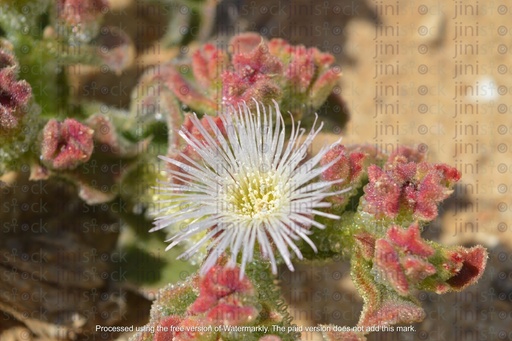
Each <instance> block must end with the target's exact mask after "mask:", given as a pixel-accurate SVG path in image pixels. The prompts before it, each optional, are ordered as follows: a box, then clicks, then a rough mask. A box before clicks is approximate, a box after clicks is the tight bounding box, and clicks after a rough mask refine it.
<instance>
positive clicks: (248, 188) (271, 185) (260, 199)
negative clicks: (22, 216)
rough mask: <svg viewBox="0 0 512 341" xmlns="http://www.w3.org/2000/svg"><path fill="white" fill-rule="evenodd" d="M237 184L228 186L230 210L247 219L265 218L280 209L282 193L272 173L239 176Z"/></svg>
mask: <svg viewBox="0 0 512 341" xmlns="http://www.w3.org/2000/svg"><path fill="white" fill-rule="evenodd" d="M239 175H240V176H239V177H238V178H237V180H238V181H237V182H232V183H231V184H229V185H228V186H227V193H226V194H227V197H228V202H229V208H230V209H231V210H232V212H233V213H235V214H237V215H239V216H243V217H246V218H265V217H268V216H270V215H271V214H272V213H274V212H275V211H276V210H277V209H279V206H280V203H281V197H282V191H281V189H280V188H279V187H280V186H279V181H278V178H277V176H276V175H275V174H272V173H271V172H266V173H262V172H259V171H256V172H248V173H244V174H239Z"/></svg>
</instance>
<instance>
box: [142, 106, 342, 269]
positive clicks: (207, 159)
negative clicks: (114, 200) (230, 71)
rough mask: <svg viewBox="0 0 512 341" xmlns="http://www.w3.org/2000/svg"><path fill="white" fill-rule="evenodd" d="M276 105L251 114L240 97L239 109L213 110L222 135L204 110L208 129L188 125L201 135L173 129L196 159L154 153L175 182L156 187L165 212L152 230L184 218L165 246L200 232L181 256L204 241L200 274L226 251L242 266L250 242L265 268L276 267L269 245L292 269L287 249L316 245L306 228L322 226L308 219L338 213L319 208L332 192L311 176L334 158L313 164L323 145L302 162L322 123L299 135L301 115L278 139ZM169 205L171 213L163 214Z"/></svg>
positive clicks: (248, 257) (195, 120) (247, 258)
mask: <svg viewBox="0 0 512 341" xmlns="http://www.w3.org/2000/svg"><path fill="white" fill-rule="evenodd" d="M274 104H275V111H274V110H272V108H271V107H269V108H268V109H265V107H264V106H261V107H260V105H259V104H258V103H256V113H254V114H253V113H251V112H250V109H249V107H248V106H247V105H246V104H243V105H241V106H239V108H238V110H236V109H235V108H231V109H230V110H229V111H228V112H225V113H222V114H220V115H219V117H220V119H221V122H222V125H223V127H224V129H225V132H224V135H223V133H222V132H221V130H220V129H219V127H218V126H217V125H216V124H215V123H214V121H213V120H212V119H211V117H206V116H205V117H206V120H207V122H208V124H209V126H210V127H209V128H211V130H212V131H213V133H208V132H207V130H206V129H205V128H204V126H203V124H202V123H201V122H200V120H199V119H198V118H197V116H195V115H194V116H193V117H192V118H191V121H192V124H193V125H194V126H195V128H196V129H197V130H198V131H199V133H200V135H201V137H200V138H198V137H197V135H196V136H194V135H193V134H191V133H190V131H186V130H181V131H180V133H179V134H180V136H181V137H182V138H183V139H184V140H185V141H186V143H187V144H188V145H189V146H190V147H192V148H193V149H194V150H195V152H196V153H198V155H199V156H200V158H201V161H199V162H198V161H194V160H193V159H191V158H190V157H189V156H187V155H185V154H183V153H181V154H180V158H179V159H180V160H183V161H185V162H182V161H179V160H176V159H172V158H168V157H163V156H160V158H161V159H162V160H164V161H167V162H169V163H171V164H173V165H174V166H177V167H175V168H177V169H178V170H176V171H170V175H171V176H173V177H175V179H179V180H180V181H179V182H180V183H179V184H178V183H165V184H163V185H162V186H161V187H160V188H159V189H160V190H162V191H163V192H166V193H169V198H170V199H169V200H164V201H161V202H160V203H163V204H169V206H167V207H165V208H164V209H162V210H161V211H160V213H165V212H167V215H163V216H160V217H158V218H157V219H156V221H155V227H154V228H153V229H152V230H151V231H156V230H160V229H162V228H165V227H167V226H169V225H175V224H184V223H185V224H187V225H188V226H187V227H186V228H185V229H181V230H180V231H179V232H178V233H177V234H176V235H174V236H173V237H172V238H170V239H169V240H167V241H170V242H172V243H171V244H170V245H169V246H168V247H167V249H170V248H172V247H174V246H176V245H177V244H178V243H180V242H182V241H184V240H187V239H190V238H191V237H192V236H195V235H197V234H204V236H203V237H202V238H201V239H200V240H198V241H197V242H196V243H195V244H194V245H193V246H192V247H191V248H189V249H188V250H187V251H186V252H184V253H183V254H182V255H181V256H180V258H189V257H190V256H191V255H193V254H194V253H195V252H196V251H197V250H198V249H200V248H201V247H202V246H203V245H204V244H205V243H208V256H207V258H206V261H205V262H204V263H203V266H202V268H201V273H202V274H205V273H206V272H207V271H208V270H209V269H210V268H211V267H212V266H213V265H214V264H215V263H216V261H217V259H218V258H219V257H220V256H221V255H222V254H223V253H224V252H225V251H226V250H229V252H228V253H230V254H231V259H230V263H231V264H235V263H237V256H238V255H239V254H241V259H240V263H241V275H243V273H244V270H245V266H246V264H247V263H248V262H250V261H251V260H252V259H253V254H254V252H255V249H257V250H259V252H260V253H261V255H262V256H263V257H264V258H266V259H269V260H270V263H271V266H272V272H273V273H276V272H277V262H276V257H275V255H274V249H277V250H278V251H279V253H280V255H281V257H282V259H283V260H284V262H285V263H286V265H288V268H289V269H290V270H292V271H293V265H292V263H291V254H290V250H289V249H292V250H293V251H294V252H295V254H296V255H297V257H298V258H299V259H302V254H301V252H300V250H299V248H298V247H297V245H296V244H295V241H296V240H299V239H300V238H302V239H303V240H305V241H306V242H307V243H308V244H309V245H311V247H312V248H313V249H314V250H315V252H316V251H317V250H316V247H315V245H314V244H313V242H312V241H311V240H310V239H309V237H308V235H309V234H311V233H312V232H311V231H310V227H311V226H315V227H318V228H324V225H322V224H320V223H319V222H317V221H315V220H314V219H313V217H314V215H319V216H323V217H327V218H331V219H338V218H339V217H338V216H336V215H333V214H329V213H325V212H322V211H321V210H318V209H319V208H326V207H329V206H330V204H329V203H327V202H323V201H322V200H323V199H324V198H325V197H327V196H329V195H332V194H333V193H332V192H330V188H331V185H332V184H333V182H326V181H317V182H314V181H313V180H314V179H315V178H317V177H318V176H319V175H320V174H321V173H322V172H323V171H324V170H325V169H327V168H328V167H330V166H331V165H332V164H333V163H334V162H335V161H337V160H334V161H333V162H331V163H329V164H327V165H325V166H323V167H316V168H315V166H316V165H317V164H318V163H319V161H320V159H321V158H322V157H323V156H324V155H325V153H326V152H327V149H326V148H324V149H323V150H321V151H320V152H319V153H318V154H317V155H316V156H314V157H312V158H310V159H309V160H307V161H305V158H306V154H307V151H308V148H309V147H310V146H311V143H312V142H313V139H314V138H315V136H316V135H317V134H318V132H319V131H320V129H321V128H322V125H320V127H318V128H317V129H316V130H315V125H316V120H315V123H314V125H313V130H312V131H311V132H310V133H309V134H308V135H307V137H306V138H305V139H304V141H303V142H302V143H299V140H300V139H301V138H302V136H303V135H304V129H302V128H300V122H299V124H298V125H297V127H295V125H294V126H293V128H292V131H291V133H290V136H289V140H288V143H286V139H285V129H284V121H283V117H282V116H281V113H280V111H279V107H278V105H277V103H276V102H274ZM169 212H173V213H169Z"/></svg>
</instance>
